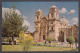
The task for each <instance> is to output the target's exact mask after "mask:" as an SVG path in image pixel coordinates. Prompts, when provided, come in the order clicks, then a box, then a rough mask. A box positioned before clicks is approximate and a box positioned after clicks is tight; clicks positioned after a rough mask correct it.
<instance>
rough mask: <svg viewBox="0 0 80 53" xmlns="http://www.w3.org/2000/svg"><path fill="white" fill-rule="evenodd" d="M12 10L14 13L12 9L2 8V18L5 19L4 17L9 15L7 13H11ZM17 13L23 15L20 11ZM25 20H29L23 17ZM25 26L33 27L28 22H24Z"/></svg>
mask: <svg viewBox="0 0 80 53" xmlns="http://www.w3.org/2000/svg"><path fill="white" fill-rule="evenodd" d="M10 10H11V11H13V9H12V8H11V9H10V8H4V7H2V18H5V16H4V15H5V13H7V12H8V13H10ZM15 12H16V13H17V14H18V15H22V14H21V13H20V11H19V10H18V9H16V10H15ZM24 18H27V17H26V16H24V15H23V19H24ZM24 25H26V26H29V27H31V25H30V23H29V22H28V21H27V20H24V23H23V26H24Z"/></svg>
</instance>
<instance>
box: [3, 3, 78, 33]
mask: <svg viewBox="0 0 80 53" xmlns="http://www.w3.org/2000/svg"><path fill="white" fill-rule="evenodd" d="M13 3H15V6H16V9H18V10H19V11H20V13H21V14H22V15H24V16H25V18H24V19H25V20H26V21H28V22H29V23H30V25H31V28H29V30H30V31H31V32H33V31H34V26H35V25H34V21H35V12H36V11H37V10H38V9H39V8H40V9H41V10H42V11H43V12H44V14H45V15H46V16H47V15H48V12H49V9H50V8H51V7H52V6H53V5H55V6H56V7H57V8H58V9H59V10H60V11H61V10H62V11H64V12H62V13H59V19H61V18H62V16H64V17H65V18H66V19H68V20H69V21H70V25H73V22H72V21H71V20H74V18H78V2H3V3H2V7H4V8H12V6H13ZM71 10H72V11H71Z"/></svg>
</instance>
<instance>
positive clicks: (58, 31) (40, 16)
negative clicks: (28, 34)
mask: <svg viewBox="0 0 80 53" xmlns="http://www.w3.org/2000/svg"><path fill="white" fill-rule="evenodd" d="M34 23H35V31H34V33H33V34H34V40H46V39H47V38H48V37H49V38H51V39H55V40H56V41H66V37H68V34H71V36H72V27H71V26H70V25H69V21H68V20H67V19H66V18H65V17H64V16H62V18H61V19H59V11H58V8H57V7H56V6H55V5H53V6H52V7H51V8H50V9H49V13H48V16H45V15H44V13H43V11H42V10H41V9H38V10H37V12H36V13H35V22H34ZM68 31H70V32H71V33H68Z"/></svg>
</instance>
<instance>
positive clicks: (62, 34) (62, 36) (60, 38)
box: [58, 31, 64, 42]
mask: <svg viewBox="0 0 80 53" xmlns="http://www.w3.org/2000/svg"><path fill="white" fill-rule="evenodd" d="M58 41H61V42H64V32H63V31H60V36H59V38H58Z"/></svg>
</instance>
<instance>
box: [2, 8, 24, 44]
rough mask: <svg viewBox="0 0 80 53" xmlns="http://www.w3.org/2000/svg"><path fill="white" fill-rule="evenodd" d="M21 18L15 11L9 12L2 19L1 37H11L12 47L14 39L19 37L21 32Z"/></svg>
mask: <svg viewBox="0 0 80 53" xmlns="http://www.w3.org/2000/svg"><path fill="white" fill-rule="evenodd" d="M22 24H23V18H22V16H21V15H19V14H17V13H16V12H15V9H13V10H10V13H5V18H2V36H3V37H6V36H7V37H12V45H13V43H14V37H17V36H19V33H20V31H21V30H22Z"/></svg>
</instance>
